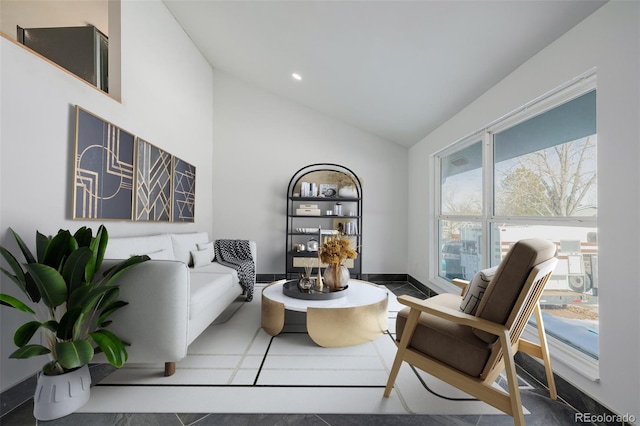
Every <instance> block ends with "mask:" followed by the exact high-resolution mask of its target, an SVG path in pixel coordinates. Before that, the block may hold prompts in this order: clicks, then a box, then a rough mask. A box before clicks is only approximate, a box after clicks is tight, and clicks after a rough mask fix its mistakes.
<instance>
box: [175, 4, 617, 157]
mask: <svg viewBox="0 0 640 426" xmlns="http://www.w3.org/2000/svg"><path fill="white" fill-rule="evenodd" d="M164 3H165V4H166V5H167V7H168V8H169V10H170V11H171V13H173V15H174V16H175V18H176V19H177V21H178V22H179V23H180V25H182V27H183V28H184V30H185V31H186V32H187V34H188V35H189V36H190V37H191V39H192V40H193V42H194V43H195V44H196V46H197V47H198V48H199V49H200V51H201V52H202V54H203V55H204V56H205V57H206V59H207V60H208V61H209V62H210V63H211V65H212V66H213V67H214V68H217V69H220V70H222V71H224V72H227V73H229V74H232V75H234V76H236V77H238V78H240V79H242V80H244V81H246V82H249V83H251V84H254V85H255V86H258V87H260V88H263V89H265V90H268V91H270V92H273V93H275V94H277V95H279V96H282V97H284V98H287V99H290V100H292V101H295V102H297V103H299V104H301V105H304V106H307V107H309V108H311V109H313V110H316V111H318V112H321V113H323V114H326V115H328V116H331V117H334V118H335V119H338V120H340V121H342V122H345V123H348V124H350V125H353V126H355V127H358V128H360V129H362V130H365V131H367V132H369V133H371V134H374V135H378V136H380V137H382V138H384V139H386V140H388V141H391V142H395V143H398V144H400V145H403V146H407V147H409V146H411V145H413V144H415V143H416V142H418V141H420V140H421V139H422V138H423V137H424V136H426V135H427V134H428V133H429V132H431V131H432V130H434V129H435V128H436V127H438V126H439V125H441V124H442V123H444V122H445V121H446V120H447V119H449V118H450V117H452V116H453V115H455V114H456V113H457V112H459V111H460V110H461V109H462V108H464V107H465V106H466V105H468V104H469V103H470V102H472V101H473V100H474V99H476V98H477V97H478V96H480V95H481V94H483V93H484V92H485V91H487V90H488V89H489V88H491V87H492V86H493V85H495V84H496V83H498V82H499V81H500V80H501V79H503V78H504V77H506V76H507V75H508V74H510V73H511V72H512V71H514V70H515V69H516V68H517V67H518V66H520V65H521V64H522V63H524V62H525V61H527V59H529V58H531V57H532V56H534V55H535V54H536V53H537V52H539V51H540V50H542V49H543V48H544V47H546V46H547V45H549V44H550V43H552V42H553V41H554V40H555V39H557V38H558V37H560V36H561V35H563V34H564V33H565V32H567V31H568V30H570V29H571V28H572V27H573V26H575V25H576V24H577V23H579V22H580V21H582V20H583V19H585V18H586V17H587V16H588V15H590V14H591V13H593V12H594V11H595V10H597V9H598V8H599V7H601V6H602V5H603V4H604V3H605V2H604V1H580V0H559V1H558V0H550V1H539V0H534V1H527V0H503V1H484V0H475V1H444V0H441V1H403V0H396V1H305V0H300V1H270V0H263V1H216V0H164ZM292 73H297V74H299V76H300V77H301V80H296V79H294V78H292Z"/></svg>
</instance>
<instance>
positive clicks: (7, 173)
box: [0, 1, 213, 390]
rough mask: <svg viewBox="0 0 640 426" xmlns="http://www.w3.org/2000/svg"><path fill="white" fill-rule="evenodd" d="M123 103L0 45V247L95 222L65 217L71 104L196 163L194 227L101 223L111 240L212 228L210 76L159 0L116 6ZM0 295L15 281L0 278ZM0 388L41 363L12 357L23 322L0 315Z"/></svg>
mask: <svg viewBox="0 0 640 426" xmlns="http://www.w3.org/2000/svg"><path fill="white" fill-rule="evenodd" d="M121 7H122V22H121V24H122V40H123V42H122V88H123V90H122V102H121V103H120V102H116V101H114V100H113V99H111V98H109V97H107V96H105V95H104V94H102V93H101V92H99V91H98V90H96V89H94V88H92V87H90V86H89V85H87V84H84V83H83V82H81V81H79V80H78V79H77V78H75V77H73V76H70V75H68V74H67V73H66V72H64V71H61V70H60V69H58V68H56V67H54V66H52V65H50V64H49V63H46V62H45V61H43V60H41V59H39V58H37V57H36V56H34V55H32V54H31V53H29V52H27V51H26V50H24V49H22V48H21V47H19V46H17V45H15V44H14V43H12V42H11V41H8V40H6V39H4V38H0V49H1V50H0V55H1V58H0V59H1V67H2V68H1V70H2V73H1V77H0V78H1V80H0V83H1V84H0V90H1V104H0V107H1V111H2V116H1V117H2V126H1V129H0V137H1V140H0V154H1V157H0V161H1V170H0V189H1V192H0V193H1V194H2V204H1V205H0V241H1V243H2V245H3V246H6V247H8V248H10V249H11V250H13V249H15V248H16V247H15V244H14V243H13V240H12V238H10V237H9V233H8V228H9V227H12V228H13V229H15V230H16V231H17V232H18V233H19V234H20V235H22V236H23V238H24V239H25V240H26V242H27V243H28V244H30V245H31V246H32V247H33V245H34V237H35V231H36V230H40V231H41V232H43V233H45V234H55V233H56V232H57V230H58V229H59V228H65V229H72V230H75V229H77V228H78V227H80V226H82V225H88V226H91V227H94V228H97V226H98V224H99V222H87V221H73V220H71V219H70V218H71V202H72V199H71V197H72V182H73V177H72V173H73V172H72V170H73V162H72V157H73V147H74V130H73V129H74V106H75V105H76V104H78V105H80V106H82V107H83V108H85V109H87V110H89V111H91V112H93V113H95V114H97V115H99V116H101V117H103V118H104V119H106V120H108V121H110V122H112V123H114V124H116V125H118V126H120V127H121V128H123V129H125V130H127V131H129V132H131V133H133V134H135V135H138V136H140V137H142V138H144V139H146V140H147V141H149V142H151V143H153V144H155V145H157V146H159V147H161V148H163V149H165V150H166V151H168V152H170V153H172V154H175V155H177V156H179V157H180V158H182V159H183V160H185V161H188V162H190V163H192V164H194V165H195V166H196V170H197V181H196V197H197V200H196V222H195V223H194V224H169V223H134V222H116V221H110V222H107V223H106V226H107V228H108V230H109V233H110V234H111V235H112V236H113V235H125V234H130V235H139V234H149V233H156V232H188V231H194V230H206V231H209V232H210V233H211V231H212V217H213V212H212V201H211V194H212V191H213V188H212V171H211V167H210V165H211V158H212V156H213V148H212V144H211V141H212V138H213V130H212V124H211V117H212V115H213V112H212V92H213V78H212V75H213V72H212V70H211V68H210V66H209V65H208V63H207V62H206V61H205V60H204V59H203V58H202V56H201V55H200V53H199V52H198V51H197V49H196V48H195V47H194V46H193V44H192V43H191V41H190V40H189V38H188V37H187V36H186V35H185V33H184V32H183V30H182V29H181V27H179V26H178V24H177V23H176V22H175V20H174V19H173V17H172V16H171V15H170V14H169V12H168V11H167V9H166V8H165V6H164V4H162V3H161V2H160V1H144V2H138V1H124V2H123V3H122V5H121ZM1 280H2V281H1V285H2V288H1V291H2V292H10V291H13V284H12V283H11V282H10V281H9V280H8V279H5V277H4V275H3V276H2V278H1ZM0 315H1V321H2V333H1V334H2V337H1V339H2V348H1V351H0V352H1V353H0V363H1V367H0V370H1V376H0V380H1V381H0V389H1V390H5V389H7V388H8V387H10V386H12V385H13V384H15V383H16V382H18V381H20V380H22V379H24V378H25V377H27V376H29V375H31V374H33V373H34V372H35V371H36V370H37V369H39V368H40V367H41V366H42V365H43V364H44V363H45V362H46V360H45V358H44V357H38V358H32V359H31V360H10V359H8V356H9V354H10V353H11V352H12V351H13V350H14V349H15V347H14V345H13V342H12V336H13V331H14V330H15V328H16V324H20V323H22V322H24V320H26V319H27V318H28V317H27V316H25V315H22V314H21V313H18V312H16V311H13V310H10V309H8V308H6V307H3V308H1V309H0Z"/></svg>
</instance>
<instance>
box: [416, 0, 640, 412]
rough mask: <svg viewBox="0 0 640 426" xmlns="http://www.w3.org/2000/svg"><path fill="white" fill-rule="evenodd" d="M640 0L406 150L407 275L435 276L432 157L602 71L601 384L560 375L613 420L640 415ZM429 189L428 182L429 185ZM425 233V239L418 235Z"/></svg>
mask: <svg viewBox="0 0 640 426" xmlns="http://www.w3.org/2000/svg"><path fill="white" fill-rule="evenodd" d="M639 23H640V3H638V2H610V3H608V4H607V5H605V6H603V7H602V8H601V9H599V10H598V11H597V12H595V13H594V14H593V15H591V16H590V17H588V18H587V19H586V20H584V21H583V22H582V23H580V24H579V25H577V26H576V27H574V28H573V29H572V30H571V31H569V32H568V33H567V34H565V35H564V36H563V37H561V38H560V39H558V40H556V41H555V42H554V43H552V44H551V45H550V46H548V47H547V48H546V49H544V50H542V51H541V52H540V53H538V54H537V55H536V56H534V57H533V58H532V59H531V60H529V61H528V62H526V63H525V64H523V65H522V66H521V67H520V68H519V69H517V70H516V71H515V72H513V73H512V74H511V75H509V76H508V77H507V78H505V79H504V80H503V81H501V82H500V83H499V84H498V85H496V86H495V87H494V88H492V89H491V90H489V91H488V92H487V93H485V94H484V95H483V96H481V97H480V98H479V99H477V100H476V101H475V102H473V103H472V104H470V105H469V106H468V107H467V108H465V109H464V110H463V111H461V112H460V113H459V114H457V115H456V116H455V117H453V118H452V119H450V120H449V121H448V122H447V123H445V124H444V125H442V126H441V127H440V128H438V129H437V130H435V131H434V132H432V133H431V134H429V135H428V136H427V137H425V138H424V139H423V140H422V141H421V142H420V143H418V144H417V145H415V146H414V147H413V148H411V149H410V153H409V154H410V155H409V173H410V174H409V182H410V184H409V190H410V192H411V193H412V194H416V196H413V197H411V198H410V200H409V227H410V228H411V229H413V230H416V232H411V233H410V234H409V273H410V274H411V275H413V276H415V277H416V278H418V279H419V280H421V281H422V282H425V283H426V282H428V281H429V280H430V279H431V278H432V277H433V275H434V274H435V273H437V270H431V269H430V268H429V262H428V259H430V258H431V257H433V253H431V252H430V251H429V250H428V249H427V248H426V247H425V245H424V243H423V242H424V241H425V240H426V239H427V238H429V237H431V238H436V237H435V234H433V235H432V234H430V233H429V230H428V229H427V222H426V219H427V218H428V219H429V220H432V219H433V205H432V198H430V197H432V194H429V193H427V192H421V191H418V189H419V188H420V187H421V186H422V185H423V183H424V182H430V184H432V183H433V182H432V178H433V177H432V175H431V174H430V173H431V170H432V168H431V166H432V165H431V163H430V155H432V154H433V153H434V152H436V151H438V150H439V149H441V148H443V147H444V146H446V145H448V144H451V143H453V142H455V141H456V140H458V139H460V138H462V137H464V136H465V135H467V134H469V133H471V132H473V131H476V130H478V129H480V128H482V126H484V125H486V124H488V123H490V122H492V121H493V120H495V119H498V118H499V117H501V116H503V115H505V114H507V113H509V112H510V111H512V110H514V109H516V108H517V107H519V106H521V105H524V104H525V103H527V102H529V101H531V100H533V99H535V98H536V97H538V96H540V95H542V94H544V93H546V92H548V91H550V90H552V89H553V88H555V87H558V86H560V85H561V84H563V83H565V82H567V81H569V80H571V79H572V78H574V77H576V76H578V75H580V74H582V73H584V72H586V71H588V70H589V69H591V68H593V67H597V82H598V83H597V84H598V87H597V91H598V92H597V114H598V121H597V128H598V172H599V182H598V187H599V188H598V196H599V200H598V217H599V220H598V221H599V226H598V228H599V229H598V231H599V232H598V236H599V259H598V266H599V276H600V283H601V286H600V294H599V301H600V307H599V309H600V382H599V383H596V382H593V381H590V380H588V379H586V378H584V377H583V376H581V375H579V374H577V373H575V372H574V371H573V370H571V369H569V368H567V367H566V366H565V365H563V364H561V363H559V362H555V363H554V370H555V371H556V372H557V373H559V374H560V375H562V376H563V377H564V378H565V379H567V380H568V381H570V382H572V383H573V384H575V385H577V386H578V387H579V388H580V389H582V390H583V391H584V392H586V393H587V394H589V395H591V396H592V397H594V398H595V399H596V400H598V401H600V402H601V403H603V404H604V405H606V406H608V407H609V408H610V409H612V410H614V411H615V412H616V413H619V414H625V413H630V414H633V415H635V417H636V419H637V418H640V412H639V407H640V367H639V365H640V364H639V363H638V359H640V333H639V332H638V329H639V326H640V316H639V309H638V305H639V304H640V286H638V278H637V277H638V276H640V263H639V262H638V258H639V257H640V250H639V241H640V226H639V221H638V211H639V210H638V208H639V207H640V188H639V184H640V174H639V169H638V160H639V159H640V150H639V149H638V148H639V141H640V128H639V126H640V124H639V122H640V120H639V119H640V105H639V103H640V86H639V80H640V79H639V78H638V76H639V75H640V69H639V64H640V57H639V52H640V42H639V40H640V31H639ZM430 186H431V185H430ZM418 230H419V232H417V231H418Z"/></svg>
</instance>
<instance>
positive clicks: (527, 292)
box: [384, 258, 558, 425]
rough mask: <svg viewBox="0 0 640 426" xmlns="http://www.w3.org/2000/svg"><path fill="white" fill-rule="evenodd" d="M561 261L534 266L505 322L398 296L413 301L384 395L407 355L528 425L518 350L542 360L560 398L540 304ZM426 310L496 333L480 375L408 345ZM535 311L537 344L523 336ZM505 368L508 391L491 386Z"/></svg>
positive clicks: (553, 395)
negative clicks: (525, 419)
mask: <svg viewBox="0 0 640 426" xmlns="http://www.w3.org/2000/svg"><path fill="white" fill-rule="evenodd" d="M557 262H558V261H557V259H555V258H552V259H549V260H547V261H545V262H542V263H540V264H539V265H537V266H535V267H534V268H533V269H532V271H531V273H530V274H529V276H528V278H527V280H526V282H525V284H524V287H523V289H522V291H521V292H520V295H519V297H518V299H517V300H516V303H515V305H514V308H513V309H512V311H511V314H510V315H509V318H508V319H507V322H506V324H504V325H503V324H498V323H494V322H491V321H487V320H484V319H481V318H478V317H475V316H473V315H468V314H465V313H463V312H461V311H457V310H454V309H451V308H447V307H444V306H442V305H440V304H438V303H437V296H436V297H434V298H432V299H427V300H420V299H417V298H415V297H410V296H400V297H398V301H399V302H400V303H402V304H403V305H406V306H408V307H410V308H411V310H410V312H409V316H408V318H407V322H406V324H405V328H404V331H403V333H402V338H401V340H400V342H399V343H397V345H398V352H397V354H396V358H395V360H394V362H393V366H392V368H391V372H390V373H389V379H388V381H387V386H386V388H385V390H384V396H385V397H388V396H389V395H390V393H391V389H392V388H393V385H394V383H395V380H396V377H397V375H398V372H399V370H400V366H401V365H402V362H403V361H406V362H407V363H409V364H411V365H413V366H415V367H417V368H419V369H421V370H423V371H425V372H427V373H429V374H431V375H433V376H435V377H437V378H438V379H440V380H442V381H444V382H446V383H448V384H450V385H452V386H454V387H456V388H458V389H460V390H462V391H464V392H466V393H468V394H470V395H472V396H474V397H476V398H478V399H479V400H481V401H484V402H486V403H487V404H489V405H491V406H493V407H495V408H497V409H498V410H500V411H502V412H504V413H506V414H508V415H510V416H512V417H513V419H514V423H515V424H516V425H524V424H525V421H524V414H523V411H522V401H521V398H520V391H519V388H518V379H517V375H516V367H515V361H514V355H515V354H516V353H517V352H518V351H522V352H524V353H527V354H529V355H532V356H534V357H536V358H539V359H541V360H542V361H543V363H544V367H545V370H546V376H547V385H548V387H549V394H550V396H551V398H552V399H554V400H555V399H556V398H557V393H556V387H555V381H554V378H553V371H552V369H551V360H550V357H549V350H548V347H547V338H546V335H545V332H544V324H543V321H542V314H541V311H540V304H539V299H540V296H541V294H542V290H543V289H544V286H545V284H546V283H547V281H548V279H549V277H550V276H551V273H552V272H553V270H554V268H555V266H556V264H557ZM464 291H465V289H463V293H464ZM423 312H425V313H428V314H431V315H435V316H438V317H440V318H444V319H447V320H449V321H453V322H456V323H458V324H461V325H466V326H469V327H473V328H475V329H478V330H483V331H486V332H488V333H491V334H493V335H496V336H498V340H497V341H496V342H495V344H494V346H493V348H492V351H491V354H490V356H489V359H488V361H487V363H486V365H485V367H484V369H483V371H482V373H481V374H480V377H472V376H469V375H467V374H465V373H463V372H460V371H459V370H457V369H455V368H453V367H450V366H448V365H447V364H444V363H443V362H441V361H439V360H436V359H433V358H431V357H429V356H428V355H426V354H424V353H422V352H419V351H417V350H415V349H413V348H411V347H410V346H409V342H410V341H411V339H412V337H413V332H414V330H415V329H416V326H417V324H418V319H419V317H420V314H421V313H423ZM532 313H535V319H536V323H537V328H538V338H539V341H540V343H539V344H536V343H533V342H530V341H527V340H524V339H522V338H521V337H520V336H521V335H522V332H523V331H524V329H525V327H526V325H527V322H528V320H529V318H530V317H531V314H532ZM503 369H504V370H506V376H507V383H508V388H509V393H507V392H504V391H503V390H501V389H498V388H497V387H494V386H493V383H494V382H495V380H496V379H497V377H498V376H499V375H500V373H501V372H502V370H503Z"/></svg>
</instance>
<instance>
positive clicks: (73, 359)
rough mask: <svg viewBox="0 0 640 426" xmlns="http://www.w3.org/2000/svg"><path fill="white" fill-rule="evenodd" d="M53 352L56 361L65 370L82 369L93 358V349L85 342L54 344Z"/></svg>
mask: <svg viewBox="0 0 640 426" xmlns="http://www.w3.org/2000/svg"><path fill="white" fill-rule="evenodd" d="M54 350H55V354H56V359H57V360H58V362H59V363H60V365H62V366H63V367H64V368H66V369H67V370H70V369H72V368H77V367H82V366H83V365H85V364H88V363H89V361H91V359H92V358H93V348H92V347H91V344H90V343H89V342H87V341H86V340H76V341H73V342H61V343H56V345H55V349H54Z"/></svg>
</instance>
